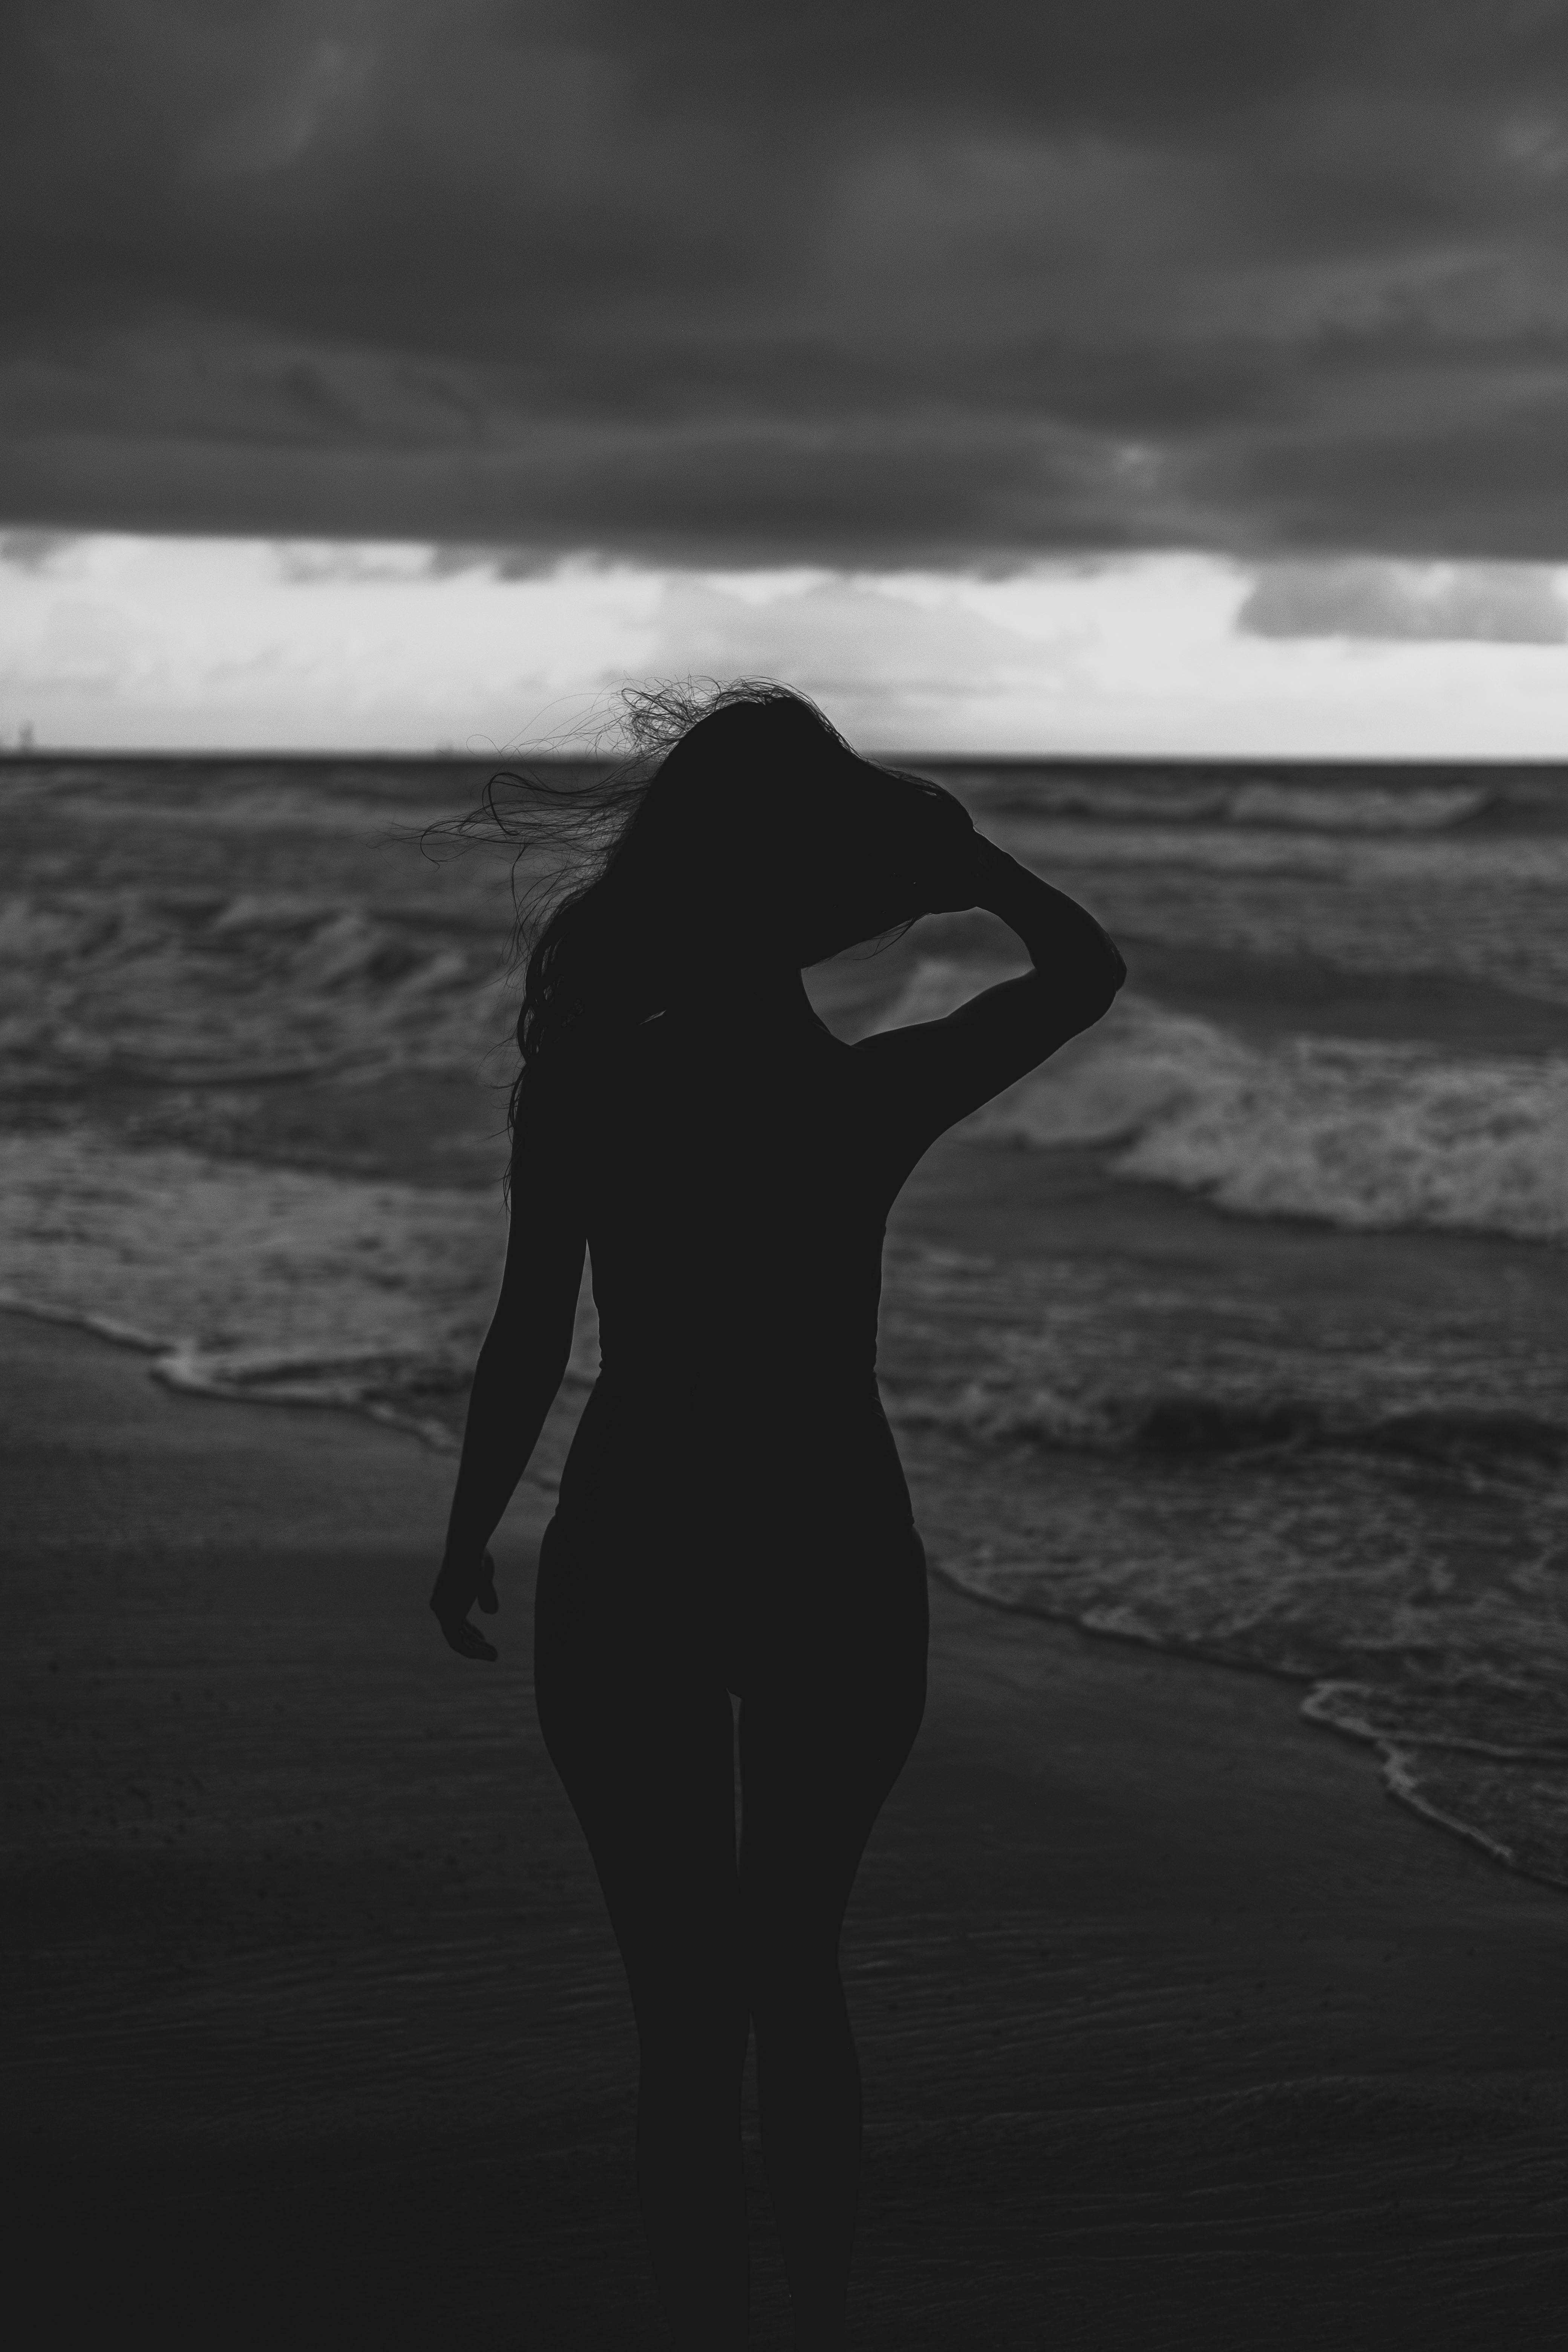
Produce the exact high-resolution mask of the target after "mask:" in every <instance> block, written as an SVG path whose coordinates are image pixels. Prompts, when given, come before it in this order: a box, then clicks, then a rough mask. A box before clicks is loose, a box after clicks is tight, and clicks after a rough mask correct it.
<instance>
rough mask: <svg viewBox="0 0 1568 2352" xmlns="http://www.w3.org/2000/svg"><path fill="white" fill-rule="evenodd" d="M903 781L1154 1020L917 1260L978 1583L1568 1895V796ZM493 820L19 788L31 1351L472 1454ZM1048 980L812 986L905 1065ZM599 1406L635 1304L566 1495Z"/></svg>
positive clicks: (897, 1318) (894, 1345)
mask: <svg viewBox="0 0 1568 2352" xmlns="http://www.w3.org/2000/svg"><path fill="white" fill-rule="evenodd" d="M901 764H905V765H909V766H914V767H919V768H921V769H923V770H924V772H927V773H929V774H931V775H934V776H937V777H939V778H940V780H941V781H942V782H945V783H947V784H948V785H949V786H950V788H951V789H952V790H954V791H956V792H957V793H959V794H960V795H961V796H962V797H963V799H964V800H965V801H966V802H967V803H969V805H970V806H971V807H972V808H973V811H974V813H975V815H976V819H977V821H978V822H979V823H980V824H982V826H983V827H984V829H985V830H987V831H988V832H990V833H992V834H993V835H994V836H995V838H997V839H998V840H999V841H1001V842H1002V843H1003V844H1004V845H1005V846H1006V847H1008V848H1009V849H1011V850H1012V851H1013V852H1014V854H1015V855H1016V856H1020V857H1022V858H1023V859H1024V860H1025V861H1026V863H1028V864H1030V865H1032V866H1036V867H1037V869H1038V870H1039V871H1040V872H1042V873H1044V874H1046V875H1047V876H1048V877H1050V878H1051V879H1053V880H1055V881H1057V882H1058V883H1059V884H1060V885H1061V886H1062V887H1065V888H1066V889H1068V890H1069V891H1071V892H1072V893H1073V894H1074V895H1075V896H1077V897H1079V898H1082V899H1083V900H1084V901H1085V902H1086V903H1087V904H1088V905H1089V907H1090V908H1092V909H1093V910H1094V912H1095V913H1096V914H1097V915H1098V916H1100V919H1102V920H1103V921H1104V922H1105V923H1106V924H1107V926H1108V928H1109V929H1110V930H1111V931H1112V932H1113V933H1114V934H1115V936H1116V938H1117V939H1118V940H1119V941H1120V942H1121V945H1122V947H1123V950H1124V951H1125V953H1126V955H1127V960H1128V963H1129V967H1130V979H1129V982H1128V986H1127V988H1126V990H1125V992H1124V993H1123V995H1122V996H1121V999H1120V1000H1119V1002H1118V1003H1117V1005H1116V1006H1115V1008H1114V1009H1113V1011H1112V1012H1111V1013H1110V1015H1109V1016H1108V1018H1107V1019H1106V1021H1105V1022H1103V1023H1102V1024H1100V1026H1099V1027H1097V1028H1096V1029H1095V1030H1093V1031H1092V1032H1090V1033H1089V1034H1088V1035H1087V1036H1086V1037H1084V1038H1081V1039H1079V1040H1077V1041H1075V1042H1074V1043H1073V1044H1072V1045H1069V1046H1068V1047H1067V1048H1066V1049H1065V1050H1064V1051H1063V1052H1062V1053H1061V1054H1060V1055H1058V1056H1057V1057H1056V1058H1055V1059H1054V1060H1053V1061H1052V1062H1051V1063H1049V1064H1048V1065H1047V1066H1045V1067H1044V1068H1043V1069H1042V1070H1041V1071H1039V1072H1037V1073H1036V1074H1035V1075H1034V1076H1031V1077H1030V1078H1028V1079H1026V1081H1024V1082H1023V1084H1022V1085H1020V1086H1019V1087H1015V1088H1014V1089H1013V1090H1012V1091H1011V1092H1010V1093H1009V1094H1008V1095H1006V1096H1004V1097H1001V1098H1000V1099H999V1100H998V1101H996V1102H995V1103H994V1104H992V1105H991V1106H989V1107H988V1108H986V1109H985V1110H984V1111H983V1112H982V1113H981V1114H979V1115H978V1117H977V1118H974V1119H973V1120H971V1121H969V1122H968V1123H967V1124H966V1126H965V1127H964V1128H963V1129H958V1130H956V1131H955V1132H954V1133H953V1134H952V1136H951V1137H949V1138H946V1139H943V1141H942V1143H941V1144H939V1145H938V1146H937V1147H936V1149H935V1150H933V1151H932V1152H931V1154H930V1155H928V1158H927V1159H926V1160H925V1161H924V1162H923V1163H922V1165H921V1169H920V1170H919V1171H917V1172H916V1175H915V1176H914V1178H913V1179H912V1180H911V1181H910V1186H909V1188H908V1189H907V1191H906V1193H905V1195H904V1197H903V1199H902V1200H901V1202H900V1205H899V1208H898V1210H897V1212H896V1213H895V1216H894V1218H893V1221H892V1223H891V1225H890V1227H889V1241H888V1249H887V1258H886V1285H885V1293H884V1306H883V1318H882V1344H881V1361H880V1370H881V1379H882V1387H883V1395H884V1400H885V1402H886V1404H887V1408H888V1412H889V1418H890V1419H891V1421H892V1423H893V1426H894V1429H895V1432H896V1433H897V1435H898V1439H899V1444H900V1451H901V1453H902V1454H903V1456H904V1460H905V1465H906V1467H907V1469H908V1472H909V1475H910V1486H911V1489H912V1490H913V1493H914V1496H915V1503H916V1510H917V1515H918V1517H919V1518H920V1522H921V1528H922V1531H923V1532H924V1534H925V1537H926V1541H927V1549H928V1552H929V1555H930V1557H931V1563H932V1566H933V1567H934V1568H935V1569H936V1570H937V1571H938V1572H939V1573H940V1574H942V1576H944V1577H945V1578H947V1579H948V1580H950V1581H952V1583H954V1584H956V1585H958V1586H959V1587H961V1588H962V1589H963V1590H964V1591H968V1592H970V1593H972V1594H973V1595H974V1596H975V1597H976V1598H977V1599H979V1600H982V1601H985V1602H988V1603H990V1604H993V1605H994V1606H995V1607H997V1608H1000V1609H1004V1610H1013V1611H1019V1612H1026V1613H1034V1614H1038V1615H1043V1616H1047V1617H1053V1618H1058V1619H1063V1620H1068V1621H1070V1622H1075V1623H1077V1624H1079V1625H1081V1626H1083V1627H1084V1628H1086V1629H1088V1630H1089V1632H1091V1633H1097V1634H1100V1635H1104V1636H1107V1637H1113V1638H1119V1639H1122V1640H1132V1641H1139V1642H1144V1643H1154V1644H1157V1645H1159V1646H1160V1647H1163V1648H1165V1649H1170V1650H1173V1651H1179V1652H1184V1653H1186V1654H1191V1655H1194V1656H1197V1657H1203V1658H1207V1659H1211V1660H1216V1661H1219V1662H1222V1663H1225V1664H1229V1665H1232V1666H1234V1667H1237V1668H1239V1669H1245V1670H1251V1671H1255V1672H1262V1673H1268V1674H1272V1675H1282V1676H1287V1677H1290V1678H1293V1679H1294V1680H1296V1681H1297V1682H1298V1683H1300V1685H1302V1701H1303V1708H1304V1711H1305V1713H1306V1714H1307V1715H1308V1716H1309V1717H1310V1718H1311V1719H1312V1720H1313V1721H1314V1722H1316V1723H1318V1724H1320V1725H1321V1726H1322V1727H1324V1729H1325V1731H1326V1732H1331V1733H1338V1734H1340V1735H1342V1736H1347V1737H1350V1738H1356V1739H1360V1740H1363V1741H1366V1742H1369V1743H1372V1745H1373V1747H1374V1748H1375V1750H1376V1751H1377V1753H1378V1756H1379V1758H1380V1759H1381V1763H1382V1769H1383V1772H1384V1780H1385V1782H1386V1785H1387V1787H1388V1788H1389V1789H1390V1790H1391V1791H1392V1792H1393V1793H1394V1795H1395V1796H1397V1797H1399V1798H1400V1799H1401V1800H1403V1801H1405V1802H1407V1803H1409V1804H1411V1805H1413V1806H1415V1807H1416V1808H1417V1809H1418V1810H1420V1811H1423V1812H1424V1813H1426V1815H1427V1816H1428V1817H1429V1818H1430V1819H1432V1820H1433V1821H1435V1822H1439V1823H1442V1824H1443V1825H1445V1826H1446V1827H1447V1828H1449V1829H1451V1830H1454V1831H1457V1832H1459V1833H1461V1834H1463V1835H1465V1836H1468V1837H1469V1838H1471V1839H1474V1840H1477V1841H1479V1843H1481V1844H1482V1845H1484V1846H1485V1847H1486V1849H1487V1850H1488V1851H1489V1853H1492V1854H1493V1855H1494V1856H1495V1857H1496V1858H1497V1859H1498V1860H1499V1861H1500V1863H1503V1864H1508V1865H1510V1866H1511V1867H1513V1868H1515V1869H1518V1870H1521V1871H1522V1872H1525V1873H1527V1874H1530V1875H1531V1876H1534V1877H1537V1878H1542V1879H1545V1880H1548V1881H1550V1882H1552V1883H1554V1884H1557V1885H1565V1886H1568V921H1565V920H1564V907H1565V903H1568V898H1565V893H1568V769H1563V770H1554V769H1550V768H1544V767H1539V768H1534V767H1532V768H1518V767H1511V768H1495V769H1489V768H1484V767H1479V766H1476V765H1473V764H1470V765H1465V766H1462V767H1461V766H1458V765H1455V766H1453V767H1441V768H1438V767H1417V766H1408V767H1405V766H1399V765H1395V764H1390V763H1379V764H1377V765H1368V766H1365V767H1359V768H1358V767H1355V766H1351V765H1308V764H1304V763H1286V762H1278V763H1272V764H1271V763H1267V762H1263V763H1259V762H1252V763H1242V762H1230V763H1217V762H1216V763H1203V762H1181V763H1174V762H1173V763H1166V764H1163V765H1162V764H1161V763H1158V762H1155V761H1137V762H1133V761H1088V760H1077V761H1075V760H1068V759H1054V760H1049V761H922V760H920V759H918V758H909V759H906V760H904V761H902V762H901ZM488 772H489V771H488V769H487V768H486V767H485V766H482V765H479V764H476V763H475V762H473V761H439V760H428V761H418V760H376V759H364V760H360V761H353V760H344V759H337V760H319V761H305V760H266V759H260V758H256V759H234V760H217V759H213V760H201V759H195V758H182V759H170V760H157V759H153V758H124V759H113V760H110V759H98V758H91V757H82V758H79V759H69V758H63V757H59V758H49V759H45V758H33V759H27V758H23V757H21V756H18V755H12V756H10V757H8V758H6V759H5V760H4V761H0V807H3V810H4V835H3V838H4V842H5V870H4V875H3V877H0V1087H3V1090H4V1097H5V1124H4V1131H3V1133H0V1162H3V1168H4V1181H3V1182H0V1296H3V1298H4V1301H5V1303H7V1304H9V1305H12V1306H15V1307H26V1309H28V1310H29V1311H31V1312H34V1313H37V1314H45V1315H50V1316H58V1317H60V1318H67V1319H69V1320H73V1321H77V1322H79V1323H82V1324H85V1325H88V1326H89V1327H91V1328H95V1329H98V1330H100V1331H104V1332H107V1333H109V1334H110V1335H111V1336H113V1337H116V1338H118V1339H122V1340H124V1341H125V1342H126V1343H127V1344H129V1345H133V1346H137V1347H140V1348H142V1349H145V1350H146V1351H147V1353H148V1355H149V1359H150V1362H151V1366H152V1369H153V1371H154V1372H155V1373H156V1374H157V1376H158V1377H160V1378H162V1379H163V1380H165V1381H169V1382H170V1383H172V1384H173V1385H174V1386H176V1387H184V1388H186V1389H192V1390H199V1391H205V1392H207V1393H209V1394H217V1395H224V1396H234V1397H240V1398H249V1399H254V1400H257V1401H266V1400H268V1399H273V1400H281V1401H287V1402H316V1403H321V1404H324V1405H332V1406H338V1407H348V1408H352V1409H353V1410H356V1411H360V1412H370V1413H374V1414H375V1415H376V1416H378V1417H379V1418H382V1419H384V1420H388V1421H391V1422H393V1423H397V1424H399V1425H403V1426H405V1427H408V1428H410V1429H411V1430H413V1431H415V1432H416V1433H418V1434H419V1435H420V1436H421V1437H422V1438H423V1439H425V1440H426V1442H427V1443H429V1444H436V1445H446V1446H450V1445H452V1444H453V1443H454V1440H455V1434H456V1433H457V1432H458V1431H459V1430H460V1427H461V1420H462V1412H463V1405H464V1397H465V1392H466V1386H467V1380H468V1370H469V1368H470V1366H471V1363H472V1359H473V1354H474V1350H475V1349H476V1347H477V1345H478V1342H479V1337H480V1336H481V1334H482V1332H483V1329H484V1327H485V1323H486V1321H487V1319H488V1317H489V1308H490V1305H491V1302H492V1300H493V1297H494V1292H495V1286H496V1283H497V1279H498V1276H499V1272H500V1260H501V1254H502V1251H503V1248H504V1241H505V1225H504V1216H503V1212H502V1208H501V1202H500V1170H501V1167H502V1165H503V1162H504V1158H505V1137H504V1110H505V1097H506V1088H507V1085H508V1082H509V1080H510V1073H511V1066H512V1065H511V1060H510V1045H509V1027H510V1012H509V1006H510V1003H511V998H510V988H511V985H512V984H511V983H509V982H508V981H507V979H506V976H505V973H504V970H503V959H504V949H505V945H506V936H507V928H508V923H509V920H510V898H509V883H508V871H507V867H506V865H505V863H504V862H503V861H500V860H498V859H496V858H494V857H492V856H485V855H484V854H482V853H474V854H471V855H468V856H460V857H440V858H436V859H431V858H429V857H426V856H422V855H421V852H420V849H419V845H418V839H417V835H418V833H419V830H420V828H421V827H422V826H424V825H426V824H428V823H430V822H433V821H435V822H440V821H449V820H450V819H452V818H453V817H455V816H458V815H459V814H461V813H462V812H463V811H464V810H465V809H466V808H468V807H469V806H470V805H472V804H473V803H474V802H475V801H476V800H477V798H478V796H479V791H480V789H481V788H482V785H483V782H484V781H485V777H486V775H487V773H488ZM1021 961H1022V958H1021V956H1020V955H1019V953H1018V952H1017V950H1016V947H1015V946H1013V945H1012V944H1010V942H1009V940H1008V938H1007V935H1006V934H1005V932H1003V931H1002V930H1001V929H1000V927H998V926H997V925H995V924H994V923H993V922H992V921H991V920H990V919H988V918H985V917H982V916H979V915H973V916H962V915H961V916H947V917H942V918H939V919H933V920H931V921H928V922H926V923H922V924H921V925H920V926H918V927H917V928H916V929H915V930H914V931H913V932H911V933H910V935H908V936H907V937H906V938H905V939H904V940H901V941H900V942H898V943H897V944H895V945H894V946H892V947H890V948H889V949H886V950H882V951H881V952H879V953H875V954H872V953H868V952H864V951H861V952H857V953H856V954H854V955H852V956H849V957H846V958H841V959H839V960H837V961H836V962H834V963H832V964H830V965H827V966H825V967H823V968H821V970H819V971H816V972H815V973H813V974H812V975H810V986H811V989H812V993H813V996H814V1000H815V1001H816V1003H817V1006H818V1009H819V1010H820V1011H821V1012H822V1013H823V1015H824V1017H825V1018H826V1020H827V1021H828V1023H829V1024H830V1025H831V1026H832V1027H834V1028H835V1029H836V1030H837V1033H838V1034H841V1035H844V1036H846V1037H851V1038H852V1037H855V1036H858V1035H862V1034H867V1033H868V1032H869V1031H870V1030H873V1029H877V1028H881V1027H885V1026H889V1025H891V1024H897V1023H900V1022H903V1021H909V1020H919V1019H922V1018H930V1017H931V1016H932V1015H934V1014H937V1013H942V1012H945V1011H946V1010H948V1009H949V1008H950V1007H951V1006H952V1005H953V1004H955V1003H959V1002H961V1001H962V1000H963V998H964V997H965V996H967V995H968V994H970V993H972V992H973V990H974V989H976V988H978V987H981V986H984V985H985V984H986V983H987V982H989V981H991V980H993V979H994V978H999V977H1002V976H1004V975H1005V973H1006V972H1008V971H1014V970H1016V969H1018V968H1019V966H1020V964H1021ZM721 982H722V975H721V972H719V971H715V974H714V984H715V986H716V987H717V986H719V985H721ZM737 1281H738V1286H739V1300H738V1303H739V1305H740V1307H742V1309H743V1290H744V1273H743V1269H742V1270H740V1271H739V1272H738V1275H737ZM756 1344H757V1345H758V1346H759V1347H763V1346H765V1344H766V1340H765V1334H761V1333H759V1334H758V1335H757V1338H756ZM594 1369H595V1323H594V1317H593V1306H592V1298H591V1296H589V1295H588V1294H587V1292H586V1290H585V1292H584V1300H583V1302H582V1305H581V1307H580V1310H579V1318H578V1333H577V1341H576V1345H575V1348H574V1354H573V1360H572V1364H571V1367H570V1369H569V1370H568V1374H567V1379H566V1382H565V1385H564V1388H563V1393H562V1398H561V1402H560V1403H559V1404H558V1407H557V1409H556V1412H555V1414H554V1415H553V1416H552V1421H551V1423H550V1424H549V1426H548V1427H547V1429H546V1432H545V1435H544V1438H543V1440H542V1444H541V1447H540V1450H539V1454H538V1455H537V1456H536V1460H535V1463H534V1465H533V1466H532V1468H531V1473H530V1475H531V1477H532V1478H533V1479H534V1480H535V1482H536V1483H537V1484H538V1485H539V1486H542V1487H543V1488H544V1489H545V1490H546V1492H548V1491H550V1490H551V1489H552V1486H553V1483H554V1480H555V1478H556V1476H557V1475H558V1473H559V1468H560V1464H561V1461H562V1459H563V1454H564V1449H565V1445H566V1444H567V1442H568V1441H569V1438H570V1433H571V1429H572V1427H573V1425H574V1421H575V1416H576V1413H577V1412H578V1411H580V1409H581V1405H582V1401H583V1398H584V1395H585V1393H586V1391H587V1388H588V1387H589V1385H590V1384H591V1382H592V1380H593V1377H594ZM714 1376H715V1379H719V1378H723V1379H726V1380H729V1379H732V1378H733V1377H735V1367H734V1365H733V1363H732V1362H727V1363H726V1364H725V1365H723V1366H715V1368H714ZM690 1406H691V1411H692V1412H693V1413H700V1412H701V1411H702V1400H701V1398H700V1396H693V1398H692V1399H691V1401H690ZM439 1534H440V1531H439V1530H438V1529H435V1528H433V1529H432V1531H431V1537H432V1546H433V1550H434V1547H435V1546H436V1544H437V1543H438V1540H439ZM432 1565H434V1558H433V1561H432ZM1044 1730H1045V1732H1046V1733H1047V1735H1048V1726H1047V1727H1044Z"/></svg>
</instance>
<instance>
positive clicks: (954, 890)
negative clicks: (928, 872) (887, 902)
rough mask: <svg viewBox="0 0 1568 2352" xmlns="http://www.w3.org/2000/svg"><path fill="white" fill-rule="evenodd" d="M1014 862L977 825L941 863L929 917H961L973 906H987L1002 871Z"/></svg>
mask: <svg viewBox="0 0 1568 2352" xmlns="http://www.w3.org/2000/svg"><path fill="white" fill-rule="evenodd" d="M1012 864H1013V860H1012V859H1011V858H1010V857H1009V856H1008V855H1007V853H1006V851H1005V849H998V847H997V846H996V844H995V843H994V841H987V839H986V837H985V835H984V834H983V833H976V832H975V831H974V830H973V826H972V827H971V829H970V831H969V834H968V835H967V836H964V835H958V836H957V837H956V838H955V839H954V840H953V841H952V846H951V850H950V852H949V854H948V856H946V857H945V858H943V859H942V860H940V861H939V862H938V866H937V869H936V872H935V875H934V878H933V881H932V883H931V888H930V891H929V893H928V896H927V898H926V908H925V911H926V913H927V914H929V915H958V914H963V913H964V912H965V911H966V910H967V909H968V908H971V907H980V906H984V904H985V903H986V893H987V891H988V890H989V889H990V888H991V887H993V885H994V883H995V882H996V880H997V878H998V875H999V873H1000V871H1001V869H1002V868H1004V867H1008V866H1011V865H1012Z"/></svg>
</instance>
